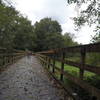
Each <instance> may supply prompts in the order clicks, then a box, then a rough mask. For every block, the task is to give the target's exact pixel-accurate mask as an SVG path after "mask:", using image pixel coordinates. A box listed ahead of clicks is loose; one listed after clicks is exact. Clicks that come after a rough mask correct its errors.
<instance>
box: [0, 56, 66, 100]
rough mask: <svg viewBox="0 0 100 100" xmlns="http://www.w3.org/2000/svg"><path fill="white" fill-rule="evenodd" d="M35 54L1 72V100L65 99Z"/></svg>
mask: <svg viewBox="0 0 100 100" xmlns="http://www.w3.org/2000/svg"><path fill="white" fill-rule="evenodd" d="M60 94H61V92H59V89H58V88H56V87H55V86H54V84H53V82H52V81H51V80H50V79H49V78H48V75H47V74H46V72H45V71H44V68H43V67H42V66H41V65H40V64H39V62H38V60H37V59H36V58H35V57H34V56H30V57H24V58H22V59H20V60H19V61H17V62H16V63H15V64H13V65H11V66H10V67H9V69H7V70H6V71H4V72H2V73H1V74H0V100H64V99H63V96H61V95H60Z"/></svg>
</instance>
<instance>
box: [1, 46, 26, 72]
mask: <svg viewBox="0 0 100 100" xmlns="http://www.w3.org/2000/svg"><path fill="white" fill-rule="evenodd" d="M0 51H1V52H0V72H1V71H3V70H5V69H6V68H7V66H8V65H11V64H13V63H14V62H16V61H17V60H18V59H20V58H22V57H23V56H25V55H26V52H25V51H23V52H22V51H20V50H11V51H9V52H8V49H6V48H0Z"/></svg>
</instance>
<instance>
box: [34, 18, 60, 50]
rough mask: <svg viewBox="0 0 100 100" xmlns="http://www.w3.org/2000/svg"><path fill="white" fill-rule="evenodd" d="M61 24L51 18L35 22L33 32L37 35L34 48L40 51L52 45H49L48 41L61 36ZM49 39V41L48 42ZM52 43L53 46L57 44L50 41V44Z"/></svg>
mask: <svg viewBox="0 0 100 100" xmlns="http://www.w3.org/2000/svg"><path fill="white" fill-rule="evenodd" d="M61 31H62V29H61V26H60V25H59V23H58V22H57V21H54V20H52V19H51V18H44V19H42V20H40V22H36V23H35V25H34V32H35V34H36V36H37V40H36V45H37V47H36V50H38V51H42V50H47V49H48V48H49V47H52V46H51V45H50V41H52V39H53V38H55V37H56V38H55V39H56V40H57V37H60V36H61ZM48 41H49V42H48ZM53 43H54V46H55V44H56V47H57V45H58V47H59V44H57V43H55V42H53V41H52V44H53Z"/></svg>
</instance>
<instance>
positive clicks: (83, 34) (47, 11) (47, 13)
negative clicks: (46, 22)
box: [15, 0, 94, 44]
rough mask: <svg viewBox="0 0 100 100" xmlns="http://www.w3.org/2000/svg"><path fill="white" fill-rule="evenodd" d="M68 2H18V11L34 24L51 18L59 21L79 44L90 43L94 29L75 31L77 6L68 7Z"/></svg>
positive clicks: (36, 0)
mask: <svg viewBox="0 0 100 100" xmlns="http://www.w3.org/2000/svg"><path fill="white" fill-rule="evenodd" d="M66 1H67V0H16V4H15V6H16V9H17V10H19V11H20V12H21V13H22V14H24V15H25V16H27V17H28V19H29V20H31V21H32V24H34V23H35V22H36V21H39V20H40V19H42V18H45V17H51V18H52V19H54V20H57V21H58V22H59V23H60V24H61V26H62V30H63V32H62V33H63V34H64V33H65V32H70V33H74V34H75V36H76V39H75V40H76V41H77V42H79V43H83V44H87V43H89V42H90V39H91V35H92V36H93V35H94V33H93V31H92V29H93V28H89V27H88V26H86V27H83V28H82V29H81V30H80V32H76V31H74V24H73V20H72V19H71V18H72V17H74V16H77V12H76V11H75V9H74V8H75V5H70V6H69V5H67V2H66Z"/></svg>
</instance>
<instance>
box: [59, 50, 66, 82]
mask: <svg viewBox="0 0 100 100" xmlns="http://www.w3.org/2000/svg"><path fill="white" fill-rule="evenodd" d="M64 59H65V52H64V51H62V59H61V60H62V61H64ZM63 71H64V62H61V72H63ZM60 80H61V81H63V73H61V76H60Z"/></svg>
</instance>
